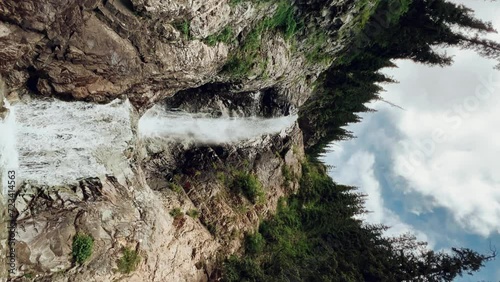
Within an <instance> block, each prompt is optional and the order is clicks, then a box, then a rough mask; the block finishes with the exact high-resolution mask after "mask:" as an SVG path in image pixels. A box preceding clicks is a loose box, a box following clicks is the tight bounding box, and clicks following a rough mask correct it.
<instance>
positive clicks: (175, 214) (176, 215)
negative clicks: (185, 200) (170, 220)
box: [170, 208, 184, 219]
mask: <svg viewBox="0 0 500 282" xmlns="http://www.w3.org/2000/svg"><path fill="white" fill-rule="evenodd" d="M170 215H171V216H173V217H174V219H179V218H181V217H182V216H183V215H184V213H183V212H182V211H181V209H180V208H175V209H172V210H170Z"/></svg>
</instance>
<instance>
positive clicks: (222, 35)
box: [205, 26, 234, 46]
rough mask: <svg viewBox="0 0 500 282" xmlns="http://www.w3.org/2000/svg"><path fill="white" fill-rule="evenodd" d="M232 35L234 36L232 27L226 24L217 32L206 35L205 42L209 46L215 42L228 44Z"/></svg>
mask: <svg viewBox="0 0 500 282" xmlns="http://www.w3.org/2000/svg"><path fill="white" fill-rule="evenodd" d="M233 37H234V34H233V29H232V28H231V27H230V26H226V27H225V28H224V29H223V30H222V31H221V32H219V33H218V34H212V35H209V36H207V38H205V42H206V43H207V44H208V45H210V46H214V45H216V44H217V42H223V43H226V44H229V43H231V41H232V40H233Z"/></svg>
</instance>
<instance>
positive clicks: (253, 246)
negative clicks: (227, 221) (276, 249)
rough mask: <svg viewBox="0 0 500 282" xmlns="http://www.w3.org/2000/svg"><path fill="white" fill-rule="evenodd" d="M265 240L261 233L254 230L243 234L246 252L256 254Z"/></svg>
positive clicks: (260, 250) (262, 248)
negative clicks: (252, 232)
mask: <svg viewBox="0 0 500 282" xmlns="http://www.w3.org/2000/svg"><path fill="white" fill-rule="evenodd" d="M265 243H266V240H265V239H264V237H262V234H260V233H259V232H255V233H254V234H247V235H246V236H245V250H246V252H247V254H258V253H261V252H262V251H263V250H264V246H265Z"/></svg>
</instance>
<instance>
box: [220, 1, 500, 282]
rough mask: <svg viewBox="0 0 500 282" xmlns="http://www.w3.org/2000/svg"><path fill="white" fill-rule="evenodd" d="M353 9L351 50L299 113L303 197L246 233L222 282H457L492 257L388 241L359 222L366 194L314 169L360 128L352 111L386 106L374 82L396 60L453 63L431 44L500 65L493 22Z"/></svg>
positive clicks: (422, 11)
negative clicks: (376, 103)
mask: <svg viewBox="0 0 500 282" xmlns="http://www.w3.org/2000/svg"><path fill="white" fill-rule="evenodd" d="M318 5H320V4H318ZM357 6H358V7H360V13H359V14H358V15H357V16H356V18H355V19H354V21H353V23H352V24H353V26H351V28H350V30H348V29H346V30H344V31H343V32H350V34H348V33H345V34H343V33H342V32H341V33H340V34H339V36H341V37H349V38H351V39H352V41H351V43H350V44H349V45H348V46H346V48H345V52H344V54H343V56H342V57H341V58H339V59H338V60H336V61H335V62H334V64H333V65H331V66H330V67H329V69H328V70H327V71H325V72H324V73H323V74H322V75H321V77H320V80H319V83H318V85H317V87H316V89H315V93H314V95H313V97H312V98H310V99H309V100H308V101H307V102H306V104H305V105H304V106H303V107H302V108H301V109H300V112H299V124H300V127H301V129H302V130H303V132H304V136H305V143H306V144H307V149H308V155H309V160H308V161H306V162H305V163H304V164H303V171H302V179H301V180H300V189H299V192H298V193H297V194H296V195H292V196H290V197H289V198H287V199H282V200H280V202H279V204H278V210H277V213H276V214H275V215H274V216H273V217H271V218H270V219H268V220H265V221H263V222H261V224H260V226H259V230H258V232H256V233H254V234H252V235H247V237H246V240H245V249H246V253H247V255H246V256H244V257H242V258H238V257H235V256H233V257H230V258H229V259H228V260H226V261H225V262H224V266H223V268H224V271H223V280H224V281H276V282H277V281H388V282H392V281H394V282H396V281H433V282H437V281H453V280H454V279H455V278H456V277H458V276H462V275H465V274H472V273H473V272H476V271H478V270H479V269H480V268H481V267H482V266H483V265H484V263H485V262H486V261H489V260H491V259H493V258H494V257H495V255H496V253H495V252H493V253H492V254H490V255H483V254H479V253H477V252H475V251H473V250H470V249H467V248H452V250H451V252H449V253H444V252H434V251H432V250H429V249H428V248H427V247H426V243H424V242H419V241H417V240H416V238H415V237H414V236H412V235H408V234H406V235H401V236H399V237H393V238H388V237H386V236H384V235H383V232H384V231H385V230H386V229H387V228H388V227H386V226H383V225H369V224H366V223H364V222H363V221H362V220H360V219H359V217H357V215H360V214H363V213H365V212H366V211H365V210H364V195H362V194H359V193H358V192H356V188H355V187H351V186H345V185H339V184H337V183H334V182H333V181H332V179H330V178H329V177H328V175H327V173H326V167H325V166H324V165H322V164H320V163H319V162H317V161H316V160H317V156H318V154H320V153H322V152H324V148H325V146H326V145H327V144H329V143H331V142H332V141H334V140H344V139H348V138H351V137H352V134H351V133H350V132H349V131H347V130H346V129H345V128H344V127H345V126H346V125H348V124H349V123H352V122H359V121H360V120H361V119H360V117H359V116H358V113H361V112H369V111H371V109H369V108H368V107H366V106H365V104H366V103H367V102H369V101H371V100H374V99H382V98H381V97H380V96H379V93H380V92H381V90H382V86H381V85H380V84H381V83H393V82H394V81H393V80H392V79H391V78H390V77H387V76H385V75H384V74H382V73H380V72H379V71H380V69H382V68H384V67H394V66H395V65H394V64H393V63H392V60H394V59H411V60H413V61H415V62H419V63H424V64H428V65H440V66H445V65H449V64H450V63H451V62H452V59H451V57H449V56H447V55H446V54H444V53H438V51H436V50H437V49H436V48H434V47H437V46H446V47H450V46H456V47H460V48H462V49H473V50H476V51H478V53H479V54H480V55H483V56H484V57H487V58H492V59H500V44H499V43H497V42H493V41H491V40H488V39H484V38H481V35H484V34H486V33H490V32H494V30H493V27H492V25H491V23H486V22H483V21H481V20H478V19H475V18H474V17H473V14H472V11H471V10H470V9H468V8H467V7H465V6H461V5H459V4H454V3H452V2H448V1H446V0H434V1H424V0H403V1H399V0H379V1H368V0H361V1H359V5H357ZM320 10H321V7H320V8H319V9H318V11H320ZM464 31H472V34H471V33H465V32H464ZM315 36H316V37H317V38H314V37H315ZM321 37H322V36H321V35H320V34H317V35H314V34H313V35H312V36H311V37H310V38H309V40H310V41H311V42H310V45H311V46H317V48H316V50H314V48H313V50H312V51H311V54H308V56H309V58H308V60H309V61H311V62H318V61H319V60H321V53H322V48H321V46H322V45H323V43H322V41H323V40H326V39H327V38H323V39H322V38H321ZM283 175H284V176H285V175H286V172H285V171H283ZM285 178H286V176H285Z"/></svg>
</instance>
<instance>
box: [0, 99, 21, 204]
mask: <svg viewBox="0 0 500 282" xmlns="http://www.w3.org/2000/svg"><path fill="white" fill-rule="evenodd" d="M5 106H6V108H7V109H8V110H9V111H8V113H7V115H6V116H5V118H4V119H2V118H0V180H1V183H2V185H1V186H2V194H3V195H7V191H8V185H7V184H8V178H7V172H8V171H10V170H14V171H16V172H17V168H18V166H19V162H18V153H17V148H16V109H15V108H14V107H12V106H10V104H9V102H8V101H7V100H5ZM5 199H6V197H5Z"/></svg>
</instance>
